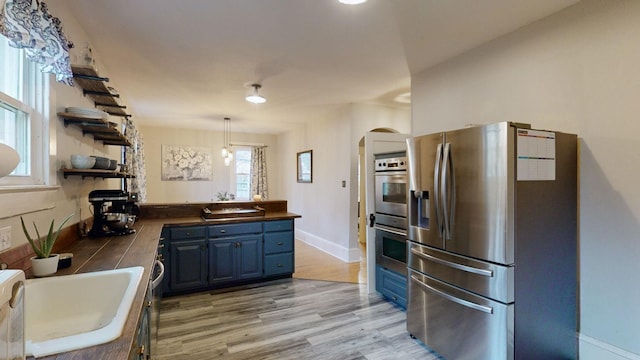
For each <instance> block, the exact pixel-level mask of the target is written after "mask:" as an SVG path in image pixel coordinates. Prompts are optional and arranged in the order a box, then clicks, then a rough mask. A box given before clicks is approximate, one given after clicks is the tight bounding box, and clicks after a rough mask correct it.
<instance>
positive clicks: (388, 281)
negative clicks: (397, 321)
mask: <svg viewBox="0 0 640 360" xmlns="http://www.w3.org/2000/svg"><path fill="white" fill-rule="evenodd" d="M376 288H377V290H378V291H379V292H380V293H381V294H382V295H383V296H384V297H386V298H387V299H389V300H391V301H393V302H395V303H396V304H398V305H400V306H402V307H403V308H405V309H406V308H407V278H406V276H403V275H401V274H398V273H396V272H394V271H391V270H387V269H385V268H383V267H381V266H379V265H378V266H376Z"/></svg>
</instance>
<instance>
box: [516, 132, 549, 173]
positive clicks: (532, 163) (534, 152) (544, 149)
mask: <svg viewBox="0 0 640 360" xmlns="http://www.w3.org/2000/svg"><path fill="white" fill-rule="evenodd" d="M516 143H517V144H518V146H517V147H518V149H517V157H518V158H517V166H518V169H517V172H518V176H517V179H518V181H540V180H555V179H556V134H555V133H554V132H549V131H539V130H526V129H518V138H517V142H516Z"/></svg>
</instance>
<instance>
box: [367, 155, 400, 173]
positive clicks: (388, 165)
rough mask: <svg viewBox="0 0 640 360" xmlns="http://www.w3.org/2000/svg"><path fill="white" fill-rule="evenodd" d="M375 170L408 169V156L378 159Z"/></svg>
mask: <svg viewBox="0 0 640 360" xmlns="http://www.w3.org/2000/svg"><path fill="white" fill-rule="evenodd" d="M375 165H376V167H375V171H376V172H378V171H406V170H407V158H406V157H394V158H385V159H376V163H375Z"/></svg>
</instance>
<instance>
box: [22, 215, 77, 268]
mask: <svg viewBox="0 0 640 360" xmlns="http://www.w3.org/2000/svg"><path fill="white" fill-rule="evenodd" d="M73 215H74V214H71V215H69V216H67V218H66V219H64V221H63V222H62V224H60V226H59V227H58V230H57V231H55V232H54V231H53V223H54V221H55V219H54V220H51V225H50V226H49V233H48V234H47V237H46V238H40V233H39V232H38V227H37V226H36V223H35V222H34V223H33V228H34V229H35V230H36V238H35V239H34V238H32V237H31V235H30V234H29V231H28V230H27V227H26V226H25V225H24V220H23V219H22V216H20V222H21V223H22V231H23V232H24V235H25V236H26V237H27V240H28V241H29V244H30V245H31V248H32V249H33V252H34V253H35V254H36V256H34V257H32V258H31V268H32V270H33V275H34V276H38V277H40V276H48V275H53V274H55V273H56V271H58V260H59V258H60V255H59V254H53V255H51V250H52V249H53V244H55V242H56V240H58V236H59V235H60V230H62V227H63V226H64V224H66V223H67V221H69V220H70V219H71V218H72V217H73Z"/></svg>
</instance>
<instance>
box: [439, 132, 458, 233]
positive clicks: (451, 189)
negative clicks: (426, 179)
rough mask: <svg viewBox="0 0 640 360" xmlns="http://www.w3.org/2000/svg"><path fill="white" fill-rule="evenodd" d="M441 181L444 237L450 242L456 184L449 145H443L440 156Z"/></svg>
mask: <svg viewBox="0 0 640 360" xmlns="http://www.w3.org/2000/svg"><path fill="white" fill-rule="evenodd" d="M442 158H443V159H442V179H441V183H440V188H441V197H442V213H443V218H444V221H443V222H444V236H445V239H446V240H451V229H452V228H453V215H454V208H455V203H456V192H455V188H456V186H455V185H456V183H455V175H454V173H453V160H452V158H451V144H450V143H446V144H445V145H444V154H443V155H442Z"/></svg>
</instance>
